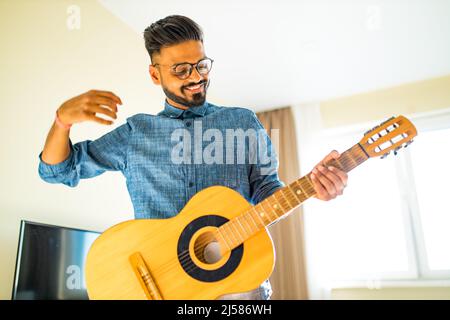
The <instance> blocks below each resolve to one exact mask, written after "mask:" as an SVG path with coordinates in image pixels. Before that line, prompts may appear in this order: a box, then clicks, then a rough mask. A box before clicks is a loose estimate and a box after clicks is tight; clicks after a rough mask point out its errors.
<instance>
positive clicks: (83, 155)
mask: <svg viewBox="0 0 450 320" xmlns="http://www.w3.org/2000/svg"><path fill="white" fill-rule="evenodd" d="M131 134H132V127H131V125H130V123H129V122H127V123H125V124H123V125H121V126H119V127H117V128H116V129H114V130H113V131H111V132H109V133H107V134H105V135H103V136H102V137H100V138H99V139H97V140H94V141H91V140H86V141H82V142H78V143H76V144H72V141H71V140H69V144H70V154H69V156H68V158H67V159H66V160H64V161H63V162H60V163H58V164H47V163H45V162H44V161H43V160H42V152H41V153H40V154H39V167H38V173H39V176H40V177H41V179H42V180H44V181H46V182H48V183H62V184H65V185H67V186H69V187H75V186H77V185H78V183H79V181H80V179H87V178H92V177H95V176H98V175H100V174H102V173H103V172H105V171H119V170H120V171H122V172H123V171H124V170H125V169H126V166H127V152H128V150H127V149H128V145H129V139H130V137H131Z"/></svg>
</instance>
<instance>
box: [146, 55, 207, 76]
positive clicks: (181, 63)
mask: <svg viewBox="0 0 450 320" xmlns="http://www.w3.org/2000/svg"><path fill="white" fill-rule="evenodd" d="M203 60H209V61H211V68H210V69H209V70H208V73H205V74H202V73H200V71H199V70H198V64H199V63H200V62H202V61H203ZM213 62H214V60H213V59H211V58H209V57H205V58H202V59H200V60H198V61H197V62H196V63H189V62H180V63H177V64H174V65H167V64H160V63H155V64H152V66H154V67H155V68H156V66H163V67H170V68H171V71H172V74H173V75H174V76H176V77H177V78H179V79H181V80H186V79H187V78H189V77H190V76H191V74H192V70H194V68H195V70H197V72H198V74H200V75H206V74H209V72H210V71H211V69H212V66H213ZM183 64H188V65H190V66H191V69H190V71H189V74H188V75H187V76H186V77H185V78H181V77H180V76H179V75H177V73H176V72H175V68H176V67H178V66H180V65H183Z"/></svg>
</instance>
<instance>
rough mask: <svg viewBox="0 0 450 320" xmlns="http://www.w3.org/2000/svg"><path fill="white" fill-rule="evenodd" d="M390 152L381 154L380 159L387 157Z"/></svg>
mask: <svg viewBox="0 0 450 320" xmlns="http://www.w3.org/2000/svg"><path fill="white" fill-rule="evenodd" d="M389 153H390V152H386V153H385V154H383V155H382V156H381V158H380V159H384V158H386V157H387V156H388V155H389Z"/></svg>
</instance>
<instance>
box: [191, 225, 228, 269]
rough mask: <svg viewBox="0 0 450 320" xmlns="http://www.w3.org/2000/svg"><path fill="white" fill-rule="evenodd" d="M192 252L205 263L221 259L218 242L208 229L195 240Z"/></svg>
mask: <svg viewBox="0 0 450 320" xmlns="http://www.w3.org/2000/svg"><path fill="white" fill-rule="evenodd" d="M194 252H195V256H196V257H197V259H198V260H200V261H201V262H203V263H206V264H213V263H216V262H218V261H219V260H220V259H222V255H221V253H220V245H219V242H218V241H217V239H216V238H215V237H214V235H213V233H212V232H210V231H208V232H205V233H203V234H201V235H200V236H199V237H198V238H197V239H196V240H195V243H194Z"/></svg>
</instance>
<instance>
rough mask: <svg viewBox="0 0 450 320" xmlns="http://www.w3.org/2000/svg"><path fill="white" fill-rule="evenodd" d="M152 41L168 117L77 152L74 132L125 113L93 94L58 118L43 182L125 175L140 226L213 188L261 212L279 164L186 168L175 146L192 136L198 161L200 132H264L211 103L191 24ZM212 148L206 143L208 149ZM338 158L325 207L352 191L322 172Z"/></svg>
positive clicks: (170, 21)
mask: <svg viewBox="0 0 450 320" xmlns="http://www.w3.org/2000/svg"><path fill="white" fill-rule="evenodd" d="M144 39H145V46H146V49H147V50H148V52H149V55H150V59H151V65H150V67H149V73H150V77H151V79H152V81H153V83H154V84H156V85H161V87H162V89H163V91H164V93H165V95H166V101H165V106H164V110H163V111H161V112H160V113H158V114H157V115H156V116H154V115H147V114H137V115H135V116H132V117H130V118H128V119H127V122H126V123H125V124H123V125H121V126H119V127H118V128H116V129H115V130H113V131H111V132H109V133H107V134H106V135H104V136H102V137H101V138H99V139H97V140H95V141H89V140H87V141H83V142H79V143H77V144H75V145H73V144H72V142H71V140H70V138H69V134H70V127H71V126H72V125H74V124H78V123H81V122H84V121H95V122H98V123H100V124H106V125H110V124H112V123H113V121H112V120H107V119H104V118H101V117H98V116H97V114H102V115H106V116H107V117H109V118H112V119H117V115H116V114H117V112H118V107H117V106H118V105H121V104H122V101H121V99H120V98H119V97H118V96H117V95H116V94H114V93H112V92H108V91H100V90H91V91H89V92H86V93H83V94H81V95H79V96H77V97H74V98H72V99H70V100H68V101H66V102H64V103H63V104H62V105H61V106H60V107H59V108H58V109H57V111H56V117H55V122H54V124H53V126H52V128H51V130H50V132H49V134H48V137H47V140H46V142H45V146H44V149H43V151H42V153H41V154H40V163H39V174H40V176H41V178H42V179H44V180H45V181H47V182H50V183H63V184H66V185H68V186H71V187H74V186H76V185H77V184H78V183H79V180H80V179H85V178H91V177H94V176H97V175H99V174H101V173H103V172H105V171H108V170H120V171H121V172H122V173H123V174H124V176H125V178H126V183H127V188H128V191H129V194H130V197H131V200H132V203H133V206H134V212H135V217H136V219H142V218H145V219H151V218H169V217H172V216H174V215H176V214H177V213H178V212H180V211H181V209H182V208H183V207H184V205H185V204H186V203H187V201H188V200H189V199H190V198H191V197H192V196H193V195H195V194H196V193H197V192H199V191H200V190H202V189H204V188H206V187H209V186H212V185H225V186H227V187H229V188H233V189H235V190H236V191H238V192H240V193H241V194H242V196H244V197H245V198H246V199H247V200H248V201H250V202H251V203H253V204H257V203H259V202H260V201H262V200H263V199H265V198H266V197H268V196H270V195H271V194H272V193H274V192H275V191H276V190H277V189H279V188H280V187H282V186H284V184H283V183H282V182H281V181H280V180H279V178H278V173H277V161H276V158H275V161H272V163H271V167H269V170H263V169H264V166H263V164H262V163H258V162H251V163H250V161H248V162H247V161H246V162H245V163H235V162H233V161H232V162H231V163H230V162H229V161H228V160H229V159H231V160H235V159H236V158H237V157H238V156H239V155H240V154H242V152H246V150H242V146H241V150H234V151H233V152H234V153H235V154H232V155H231V156H230V157H229V158H228V156H229V155H227V161H220V159H219V161H212V162H211V161H206V159H201V156H202V155H203V154H202V151H200V161H198V160H199V157H198V155H199V154H198V151H196V150H194V156H192V157H191V156H189V153H188V152H187V154H188V155H187V156H186V155H183V157H182V160H183V161H178V160H179V158H178V153H179V152H178V150H176V151H174V150H175V149H176V148H175V147H176V146H179V144H176V146H174V133H175V132H177V131H179V130H183V131H182V132H184V133H183V134H182V135H181V136H179V137H178V136H176V135H175V142H177V141H178V140H181V142H180V143H181V144H182V146H184V147H186V148H185V149H186V150H184V151H191V153H192V149H191V148H190V147H191V143H190V142H188V143H186V141H182V140H183V138H184V139H185V140H187V139H188V138H190V137H194V140H195V139H197V140H198V135H196V133H198V132H200V133H206V132H208V130H216V131H214V132H216V133H217V132H218V133H225V132H227V130H230V129H233V130H242V131H248V130H262V129H263V127H262V125H261V123H260V122H259V121H258V119H257V117H256V116H255V114H254V113H253V112H252V111H250V110H247V109H244V108H237V107H233V108H232V107H221V106H216V105H213V104H211V103H209V102H207V101H206V92H207V90H208V87H209V84H210V79H209V72H210V70H211V68H212V63H213V61H212V59H210V58H208V57H207V56H206V54H205V50H204V47H203V34H202V31H201V29H200V27H199V26H198V25H197V24H196V23H195V22H194V21H192V20H191V19H189V18H187V17H184V16H177V15H174V16H168V17H166V18H164V19H161V20H159V21H157V22H155V23H153V24H152V25H151V26H150V27H148V28H147V29H146V30H145V32H144ZM242 131H241V132H242ZM209 132H211V131H209ZM201 136H202V135H201ZM177 137H178V138H179V139H178V140H177V139H176V138H177ZM202 137H203V136H202ZM266 137H267V135H266ZM202 139H203V138H202ZM216 139H217V138H216ZM267 141H268V143H267V149H268V152H269V153H270V154H271V155H274V152H273V150H272V146H271V142H270V139H267ZM198 142H199V141H193V144H197V143H198ZM206 142H208V141H206ZM206 142H205V141H200V142H199V143H200V145H201V147H203V148H205V146H206V145H207V143H206ZM245 148H248V145H247V144H245ZM248 149H249V148H248ZM202 150H204V149H202ZM216 151H217V152H218V153H220V150H216ZM248 152H250V153H252V152H253V153H254V152H255V151H254V150H253V151H252V150H248ZM249 156H251V154H250V155H249ZM337 157H339V154H338V153H337V152H335V151H334V152H332V153H330V154H329V155H328V156H327V157H325V158H324V159H323V160H322V162H321V163H319V164H318V165H317V166H316V167H315V168H314V170H313V174H312V181H313V184H314V188H315V191H316V193H317V195H316V197H317V198H318V199H321V200H330V199H333V198H335V197H336V196H337V195H340V194H342V191H343V189H344V187H345V185H346V183H347V175H346V174H345V172H342V171H340V170H338V169H336V168H326V167H324V166H323V165H322V164H323V163H324V162H326V161H327V160H329V159H332V158H337ZM202 160H203V161H202ZM216 160H217V159H216ZM270 168H272V170H270ZM270 293H271V290H270V285H269V284H268V282H267V281H266V283H264V284H263V286H261V288H256V289H255V290H254V291H252V292H249V293H245V294H242V295H239V294H238V295H229V296H227V297H223V298H242V299H244V298H250V299H268V298H269V297H270Z"/></svg>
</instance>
